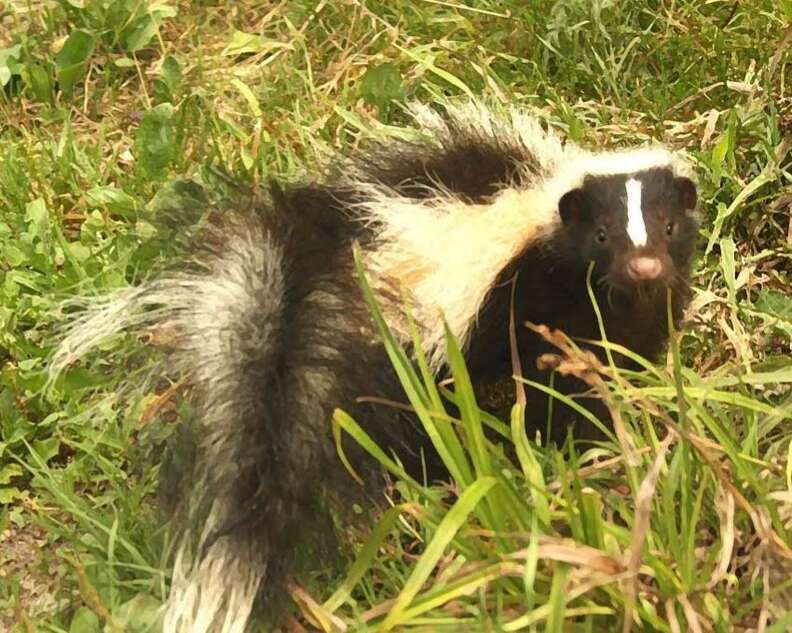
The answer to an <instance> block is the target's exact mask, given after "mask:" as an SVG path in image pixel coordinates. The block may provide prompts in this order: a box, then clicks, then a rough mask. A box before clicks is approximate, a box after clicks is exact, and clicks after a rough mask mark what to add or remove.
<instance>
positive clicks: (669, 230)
mask: <svg viewBox="0 0 792 633" xmlns="http://www.w3.org/2000/svg"><path fill="white" fill-rule="evenodd" d="M673 234H674V223H673V222H669V223H668V224H666V235H668V236H669V237H671V236H672V235H673Z"/></svg>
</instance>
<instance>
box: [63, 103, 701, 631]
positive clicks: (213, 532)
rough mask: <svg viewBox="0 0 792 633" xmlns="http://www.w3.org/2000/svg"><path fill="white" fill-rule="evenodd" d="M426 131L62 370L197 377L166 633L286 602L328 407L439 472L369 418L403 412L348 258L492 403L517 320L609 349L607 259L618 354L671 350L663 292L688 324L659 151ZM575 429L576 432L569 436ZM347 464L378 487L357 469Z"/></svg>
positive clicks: (683, 275) (468, 124)
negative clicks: (136, 355) (129, 344)
mask: <svg viewBox="0 0 792 633" xmlns="http://www.w3.org/2000/svg"><path fill="white" fill-rule="evenodd" d="M414 114H415V119H416V121H417V128H418V131H419V134H418V136H417V140H414V141H404V140H397V141H394V140H388V141H387V142H382V143H381V144H377V143H374V144H373V145H372V147H371V148H370V149H369V150H368V151H367V152H366V153H364V154H363V155H359V156H353V157H352V158H348V159H343V160H341V161H340V162H339V164H338V165H336V166H335V167H334V168H332V169H330V170H329V174H328V175H327V176H325V177H324V179H322V180H321V181H319V182H314V183H308V184H305V185H296V186H295V185H292V186H284V187H278V186H276V187H273V190H272V192H271V196H270V201H269V203H268V204H266V205H264V208H262V209H259V210H258V211H257V212H251V213H227V214H224V215H223V217H222V219H221V220H220V221H219V222H218V223H217V224H216V225H215V226H214V227H213V228H212V229H211V230H210V233H211V235H210V236H209V238H208V239H207V240H206V245H205V246H204V247H202V248H201V249H199V250H198V251H197V252H196V253H195V254H194V258H193V260H194V261H193V263H192V264H191V265H190V266H189V267H187V268H185V269H184V270H183V271H182V272H178V273H175V274H171V275H169V276H164V277H162V278H160V279H156V280H154V281H152V282H150V283H148V284H145V285H143V286H140V287H136V288H132V289H129V290H125V291H123V292H121V293H119V294H117V295H115V296H113V297H110V298H108V299H107V300H106V301H104V302H102V303H101V304H100V305H98V306H96V307H95V308H94V309H92V310H91V311H89V312H88V313H87V314H86V315H85V316H83V317H82V318H81V319H80V320H79V321H78V322H77V323H76V324H75V326H74V328H73V329H72V331H71V334H70V335H69V336H68V338H67V339H66V340H65V341H64V343H63V345H62V346H61V349H60V351H59V352H58V354H57V356H56V358H55V360H54V363H53V372H54V373H55V374H57V373H58V372H59V371H62V370H63V369H64V367H65V366H67V365H68V364H70V363H72V362H74V360H75V359H77V358H81V357H83V356H85V355H86V353H87V352H89V351H90V350H91V349H93V348H95V347H96V346H97V344H99V343H100V342H102V341H103V340H105V339H106V338H107V337H108V336H111V335H113V334H115V333H117V332H119V331H144V330H147V329H149V328H151V327H153V326H157V327H160V328H164V329H166V330H168V331H174V332H178V344H177V346H176V349H175V350H173V351H172V352H171V353H170V354H168V355H167V357H166V362H167V365H166V366H164V367H163V369H162V372H167V373H170V374H177V375H180V376H184V377H186V378H188V379H189V382H190V385H191V386H192V389H191V393H192V399H193V401H194V406H195V416H194V419H193V420H192V421H191V422H190V424H191V425H192V426H193V427H194V430H195V436H196V437H197V438H198V444H197V449H196V451H197V452H196V458H195V463H194V466H193V467H192V470H189V471H187V472H185V473H183V479H184V480H185V481H190V482H191V486H190V490H189V494H188V495H187V498H186V501H185V506H186V508H187V512H188V515H189V518H190V528H189V529H188V530H186V531H185V533H184V534H183V537H182V540H181V545H180V547H179V550H178V555H177V559H176V562H175V568H174V576H173V582H172V587H171V594H170V597H169V600H168V604H167V607H166V614H165V630H166V631H168V632H175V631H179V632H189V633H203V632H222V633H232V632H233V633H238V632H241V631H243V630H244V629H245V626H246V623H247V621H248V619H249V616H250V614H251V610H252V609H253V606H254V603H255V602H256V601H257V599H258V601H259V602H260V603H261V604H264V605H265V608H268V607H270V606H272V605H273V604H274V597H276V596H278V594H279V592H280V590H281V589H282V587H283V585H284V581H285V578H286V577H287V575H288V574H289V573H290V572H291V570H292V569H293V563H294V559H295V556H296V552H297V550H298V549H299V547H300V545H301V543H303V542H304V539H305V538H306V537H307V536H308V534H307V533H309V532H310V531H311V530H312V529H313V528H314V526H315V525H316V523H317V521H319V520H320V519H317V517H318V516H321V515H319V514H317V512H319V510H318V508H317V497H321V491H326V490H327V489H328V488H333V487H334V486H341V487H343V486H344V485H345V484H344V483H343V482H344V481H346V479H345V478H344V476H343V475H344V473H343V469H342V467H341V466H340V463H339V460H338V458H337V455H336V452H335V447H334V443H333V441H332V438H331V434H330V425H329V418H330V415H331V413H332V411H333V409H334V408H336V407H342V408H344V409H345V410H347V411H348V412H350V413H351V414H352V415H353V417H355V418H356V420H357V421H358V422H359V423H360V424H361V425H362V426H363V427H364V428H365V429H366V430H367V432H369V433H370V434H371V435H372V436H374V438H375V439H376V440H377V441H378V443H379V444H380V445H381V446H382V447H383V448H384V449H386V450H388V449H392V450H394V451H395V452H396V453H398V455H399V457H400V459H401V460H402V461H403V462H404V463H405V464H406V465H407V467H408V468H412V469H414V470H416V471H419V468H420V466H421V463H422V456H425V457H426V459H427V461H428V462H429V465H430V467H431V466H440V465H439V460H437V458H436V456H434V451H433V450H432V448H431V443H430V442H429V441H428V439H427V438H426V437H425V436H424V435H423V433H422V431H421V429H420V426H419V425H418V424H417V422H416V420H415V419H414V418H413V417H412V416H411V415H410V414H409V413H408V412H406V411H405V410H402V409H398V408H392V407H383V406H376V405H374V404H371V402H370V401H369V402H360V401H359V398H360V397H361V396H379V397H381V398H389V399H392V400H401V401H403V400H404V399H405V397H404V394H403V392H402V389H401V387H400V385H399V383H398V380H397V379H396V377H395V375H394V373H393V371H392V370H391V367H390V364H389V362H388V359H387V357H386V355H385V352H384V349H383V347H382V345H381V344H380V342H379V341H378V340H377V337H376V336H375V333H374V330H373V327H372V323H371V320H370V316H369V314H368V313H367V311H366V308H365V305H364V303H363V301H362V297H361V293H360V291H359V289H358V287H357V283H356V280H355V275H354V270H353V265H352V256H351V250H352V245H353V242H356V241H357V242H359V243H360V245H361V248H362V253H363V260H364V265H365V267H366V270H367V273H368V275H369V276H370V279H371V280H372V283H373V287H374V289H375V292H376V293H377V295H378V299H379V301H380V303H381V306H382V309H383V311H384V314H385V316H386V320H387V321H388V323H389V325H390V327H391V328H392V329H393V330H394V331H395V332H396V333H397V335H399V336H400V337H401V338H402V340H403V341H404V342H405V343H406V344H407V343H409V340H410V338H409V328H408V324H407V320H406V317H405V314H404V312H403V309H402V301H401V292H402V291H403V290H406V291H407V292H408V294H409V298H410V301H411V305H412V314H413V316H414V317H415V318H416V320H417V322H418V324H419V327H420V329H421V336H422V340H423V342H424V344H425V346H426V348H427V352H428V354H429V357H430V359H431V363H432V367H433V368H434V370H435V371H436V372H437V373H438V375H442V373H443V371H444V361H445V357H444V354H445V350H444V345H443V340H444V330H443V321H442V318H441V315H442V316H444V317H445V320H446V322H447V323H448V325H449V326H450V329H451V331H452V332H453V333H454V335H455V336H456V337H457V338H458V339H459V340H460V341H461V343H462V344H463V345H464V348H465V350H466V358H467V361H468V363H469V365H470V369H471V372H472V376H473V378H474V381H475V382H476V383H481V384H484V383H488V382H495V381H498V380H501V379H504V378H508V377H510V376H511V372H512V369H511V358H510V351H509V344H508V335H509V330H508V324H509V316H510V311H511V310H512V309H513V310H514V313H515V318H516V322H517V323H521V322H523V321H526V320H527V321H532V322H538V323H546V324H548V325H551V326H553V327H561V328H563V329H564V330H566V331H567V333H568V334H570V335H573V336H580V337H585V338H590V339H596V338H599V330H598V328H597V326H596V322H595V320H594V313H593V309H592V306H591V304H590V301H589V298H588V295H587V290H586V281H585V280H586V271H587V269H588V266H589V262H591V261H594V262H595V268H594V279H593V283H594V287H595V290H596V293H597V297H598V302H599V305H600V307H601V308H602V309H603V313H604V318H605V324H606V330H607V333H608V335H609V337H610V338H611V339H612V340H613V341H615V342H617V343H622V344H625V345H627V346H628V347H630V348H632V349H633V350H634V351H637V352H638V353H641V354H643V355H645V356H648V357H654V356H656V355H657V354H658V352H659V351H660V350H661V349H662V347H663V345H664V344H665V342H666V339H667V335H668V333H667V326H666V288H667V287H670V288H671V289H672V301H673V306H672V307H673V314H674V316H675V318H677V319H679V318H680V317H681V313H682V309H683V307H684V305H685V303H686V301H687V297H688V294H687V284H686V280H687V271H688V267H689V263H690V258H691V255H692V251H693V243H694V239H695V233H696V224H695V221H694V219H693V215H692V211H693V207H694V206H695V202H696V193H695V187H694V185H693V183H692V181H691V180H690V177H691V173H690V170H689V168H688V167H687V166H686V164H685V163H684V161H682V160H681V158H680V157H679V156H678V155H676V154H673V153H671V152H669V151H667V150H666V149H664V148H662V147H659V146H655V147H648V148H641V149H635V150H629V151H615V152H590V151H587V150H584V149H582V148H580V147H578V146H577V145H574V144H573V143H571V142H566V143H564V142H562V141H561V140H560V139H559V138H558V137H557V136H556V135H555V134H554V133H552V132H549V131H546V130H545V129H543V128H542V126H541V125H540V123H539V122H538V121H537V120H535V119H533V118H531V117H529V116H527V115H526V114H524V113H522V112H520V111H518V110H516V109H514V110H510V111H508V112H500V111H493V110H492V109H490V108H488V107H487V106H485V105H483V104H481V103H477V102H472V103H467V104H462V105H456V106H452V105H449V106H447V107H446V108H445V112H444V113H443V114H439V113H437V112H436V111H435V110H432V109H429V108H426V107H416V108H414ZM515 273H516V274H517V276H516V281H514V283H515V284H516V293H515V300H514V303H513V306H512V303H511V301H510V296H511V285H512V283H511V280H512V279H514V276H515ZM518 343H519V351H520V355H521V359H522V363H523V365H524V366H525V368H526V370H527V371H528V373H529V374H533V373H534V372H535V373H536V375H537V377H541V376H539V372H538V370H535V369H533V365H534V359H535V358H536V356H537V355H538V354H540V353H541V352H543V351H544V350H545V347H544V344H543V343H542V342H541V341H539V340H538V339H537V338H536V337H535V336H534V335H533V334H532V333H531V332H530V331H528V330H524V329H522V328H520V330H519V332H518ZM544 378H546V376H544ZM562 388H563V389H566V390H567V391H575V390H580V385H576V384H574V382H569V383H568V384H567V383H564V384H562ZM559 408H560V407H559ZM545 410H546V409H545V408H543V406H537V407H536V408H535V411H537V412H538V413H537V416H536V417H537V418H538V419H541V417H542V414H543V413H544V411H545ZM554 423H555V421H554ZM542 428H544V427H542ZM565 430H566V428H565V422H564V420H563V419H560V420H559V421H558V424H557V426H556V427H555V428H554V429H553V433H554V435H558V437H559V438H560V437H562V436H563V432H564V431H565ZM353 459H355V460H356V463H357V464H358V465H359V467H361V468H362V469H363V470H365V467H366V465H367V464H366V462H365V459H364V458H363V457H362V456H361V455H358V456H354V455H353ZM419 472H420V471H419ZM436 472H442V467H439V468H437V469H436Z"/></svg>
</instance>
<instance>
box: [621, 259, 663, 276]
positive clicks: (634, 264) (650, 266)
mask: <svg viewBox="0 0 792 633" xmlns="http://www.w3.org/2000/svg"><path fill="white" fill-rule="evenodd" d="M662 272H663V264H661V263H660V260H659V259H658V258H657V257H633V258H632V259H631V260H630V261H629V262H627V274H628V275H629V276H630V279H632V280H633V281H654V280H655V279H657V278H658V277H659V276H660V273H662Z"/></svg>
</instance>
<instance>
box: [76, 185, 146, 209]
mask: <svg viewBox="0 0 792 633" xmlns="http://www.w3.org/2000/svg"><path fill="white" fill-rule="evenodd" d="M85 198H86V200H87V201H88V204H89V205H90V206H91V207H107V209H109V210H110V212H111V213H114V214H116V215H120V216H130V215H134V214H135V212H136V211H137V203H136V202H135V199H134V198H133V197H132V196H130V195H129V194H128V193H126V192H124V191H121V190H120V189H118V188H116V187H113V186H104V187H93V188H92V189H89V190H88V191H87V192H86V193H85Z"/></svg>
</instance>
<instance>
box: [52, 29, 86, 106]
mask: <svg viewBox="0 0 792 633" xmlns="http://www.w3.org/2000/svg"><path fill="white" fill-rule="evenodd" d="M94 45H95V39H94V36H93V35H91V34H90V33H88V32H87V31H82V30H79V29H75V30H74V31H72V32H71V34H70V35H69V37H68V38H66V42H65V43H64V44H63V48H62V49H61V50H60V52H59V53H58V54H57V55H56V56H55V68H56V69H57V77H58V83H59V84H60V88H61V90H63V92H65V93H67V94H68V93H70V92H71V91H72V88H74V85H75V84H76V83H77V82H78V81H80V79H82V78H83V76H84V75H85V72H86V70H87V68H88V59H89V58H90V57H91V54H92V53H93V50H94Z"/></svg>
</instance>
